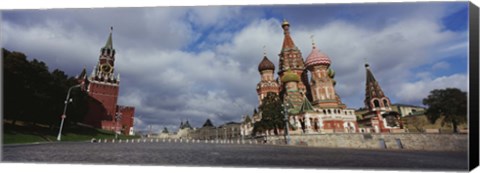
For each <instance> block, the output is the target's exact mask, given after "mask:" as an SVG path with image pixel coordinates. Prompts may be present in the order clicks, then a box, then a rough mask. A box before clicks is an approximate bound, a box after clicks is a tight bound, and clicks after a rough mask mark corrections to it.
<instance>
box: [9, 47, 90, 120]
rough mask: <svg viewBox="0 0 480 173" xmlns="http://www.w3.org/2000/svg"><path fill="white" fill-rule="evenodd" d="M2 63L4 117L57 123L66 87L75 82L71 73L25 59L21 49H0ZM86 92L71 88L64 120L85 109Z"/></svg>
mask: <svg viewBox="0 0 480 173" xmlns="http://www.w3.org/2000/svg"><path fill="white" fill-rule="evenodd" d="M2 55H3V56H2V57H3V67H4V76H3V77H4V81H5V83H4V88H3V93H4V94H5V95H4V109H5V111H4V118H5V119H10V120H13V121H12V122H13V123H15V122H16V121H17V120H21V121H26V122H32V123H42V124H47V125H50V126H51V127H52V126H53V125H57V124H58V123H59V121H60V115H61V114H62V113H63V108H64V101H65V98H66V95H67V90H68V88H69V87H71V86H73V85H75V84H77V81H76V79H75V78H74V77H69V76H67V75H66V74H65V73H64V72H63V71H61V70H58V69H55V70H53V71H52V72H50V71H49V70H48V66H47V65H46V64H45V63H44V62H42V61H38V60H36V59H33V60H31V61H29V60H27V56H26V55H25V54H23V53H21V52H10V51H8V50H6V49H2ZM87 97H88V95H87V94H86V93H84V92H82V91H81V90H80V89H78V88H76V89H75V90H72V93H71V98H73V100H74V101H73V102H71V103H69V105H68V109H67V115H68V118H67V119H65V120H66V121H67V122H68V121H70V122H79V121H82V120H83V116H84V115H85V114H86V111H87V108H86V106H87V104H86V100H87Z"/></svg>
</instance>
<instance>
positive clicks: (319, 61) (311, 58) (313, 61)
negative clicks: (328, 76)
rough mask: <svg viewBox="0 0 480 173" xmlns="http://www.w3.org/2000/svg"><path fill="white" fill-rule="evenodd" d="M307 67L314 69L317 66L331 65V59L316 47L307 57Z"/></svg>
mask: <svg viewBox="0 0 480 173" xmlns="http://www.w3.org/2000/svg"><path fill="white" fill-rule="evenodd" d="M305 65H306V66H307V67H313V66H317V65H327V66H329V65H330V58H329V57H328V55H326V54H324V53H323V52H320V51H319V50H318V49H317V48H316V47H315V46H313V49H312V52H310V55H308V57H307V61H306V62H305Z"/></svg>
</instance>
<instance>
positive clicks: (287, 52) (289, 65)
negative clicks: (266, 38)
mask: <svg viewBox="0 0 480 173" xmlns="http://www.w3.org/2000/svg"><path fill="white" fill-rule="evenodd" d="M282 28H283V34H284V38H283V45H282V50H281V52H280V54H279V55H278V56H279V57H280V63H279V71H278V75H279V77H280V79H282V78H283V76H284V74H285V72H286V71H287V70H290V71H292V72H294V73H296V74H297V75H298V76H300V82H299V83H298V90H299V92H300V93H301V94H302V95H306V96H309V95H310V91H309V85H308V77H307V71H306V70H305V67H304V62H303V58H302V52H301V51H300V49H298V47H297V46H295V43H293V40H292V37H291V36H290V24H289V23H288V21H287V20H284V21H283V23H282ZM284 89H285V86H284V84H283V83H280V90H281V93H285V91H284ZM282 95H283V94H282Z"/></svg>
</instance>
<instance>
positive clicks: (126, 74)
mask: <svg viewBox="0 0 480 173" xmlns="http://www.w3.org/2000/svg"><path fill="white" fill-rule="evenodd" d="M467 5H468V4H467V3H465V2H439V3H381V4H378V3H370V4H328V5H325V4H323V5H322V4H319V5H288V6H286V5H274V6H266V5H263V6H203V7H145V8H93V9H49V10H4V11H2V16H1V18H2V21H1V33H2V37H1V38H2V47H4V48H6V49H8V50H11V51H20V52H24V53H26V54H27V56H28V57H29V59H33V58H36V59H39V60H42V61H44V62H46V63H47V64H48V66H49V68H50V70H53V69H56V68H58V69H61V70H63V71H65V72H67V73H68V74H69V75H71V76H75V75H77V74H78V73H80V71H81V69H82V67H83V66H86V67H87V71H89V72H90V71H91V70H92V68H93V67H94V65H95V64H96V63H97V60H98V56H99V51H100V48H101V47H102V46H103V45H104V44H105V42H106V40H107V37H108V34H109V32H110V26H113V28H114V30H113V46H114V48H115V49H116V51H117V55H116V62H115V65H116V66H115V68H116V72H118V73H120V74H121V85H120V98H119V104H121V105H132V106H135V108H136V118H135V121H136V122H135V123H136V124H135V128H136V130H143V129H146V128H147V127H148V126H149V125H152V127H153V130H160V129H161V128H163V127H167V128H169V129H170V130H176V129H177V128H178V125H179V124H180V121H182V120H183V121H185V120H187V119H188V120H189V121H190V123H191V124H192V125H193V126H195V127H199V126H201V125H202V124H203V122H205V120H206V119H207V118H210V119H211V120H212V122H213V124H214V125H220V124H223V123H225V122H228V121H237V122H238V121H240V119H241V117H242V116H243V115H245V114H249V115H251V113H252V112H253V109H254V108H255V107H257V106H258V105H257V104H258V101H257V95H256V90H255V87H256V84H257V83H258V82H259V80H260V75H259V73H258V71H257V67H258V63H259V62H260V60H261V59H262V56H263V46H264V45H265V47H266V53H267V56H268V58H269V59H270V60H272V61H273V62H274V64H275V66H276V67H277V69H278V60H279V58H278V54H279V53H280V49H281V45H282V41H283V31H282V29H281V27H280V25H281V21H282V20H283V19H287V20H288V21H289V22H290V25H291V34H292V37H293V40H294V42H295V44H296V45H297V46H298V47H299V49H300V50H301V51H302V54H303V57H304V58H306V57H307V56H308V54H309V53H310V51H311V39H310V35H314V40H315V43H316V45H317V47H318V48H320V50H321V51H323V52H324V53H326V54H327V55H329V56H330V58H331V60H332V65H331V66H332V68H333V69H334V70H335V71H336V77H335V78H336V81H337V85H336V90H337V92H338V94H339V95H340V97H341V98H342V101H343V102H344V103H346V104H347V106H348V107H350V108H359V107H362V106H363V96H364V92H365V69H364V63H365V59H367V61H368V63H369V64H370V65H371V69H372V70H373V73H374V75H375V77H376V79H377V80H378V81H379V83H380V85H381V87H382V88H383V90H384V92H385V93H386V94H387V96H389V97H390V99H391V100H392V102H393V103H403V104H413V105H421V100H422V99H423V98H424V97H426V96H427V95H428V93H429V91H430V90H432V89H436V88H446V87H457V88H460V89H462V90H464V91H466V90H467V81H468V78H467V63H468V59H467V49H468V30H467V26H468V22H467V20H468V17H467V15H468V7H467ZM6 82H8V81H6Z"/></svg>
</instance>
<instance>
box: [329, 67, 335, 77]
mask: <svg viewBox="0 0 480 173" xmlns="http://www.w3.org/2000/svg"><path fill="white" fill-rule="evenodd" d="M327 74H328V77H330V78H332V79H333V78H334V77H335V71H334V70H333V69H331V68H328V72H327Z"/></svg>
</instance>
